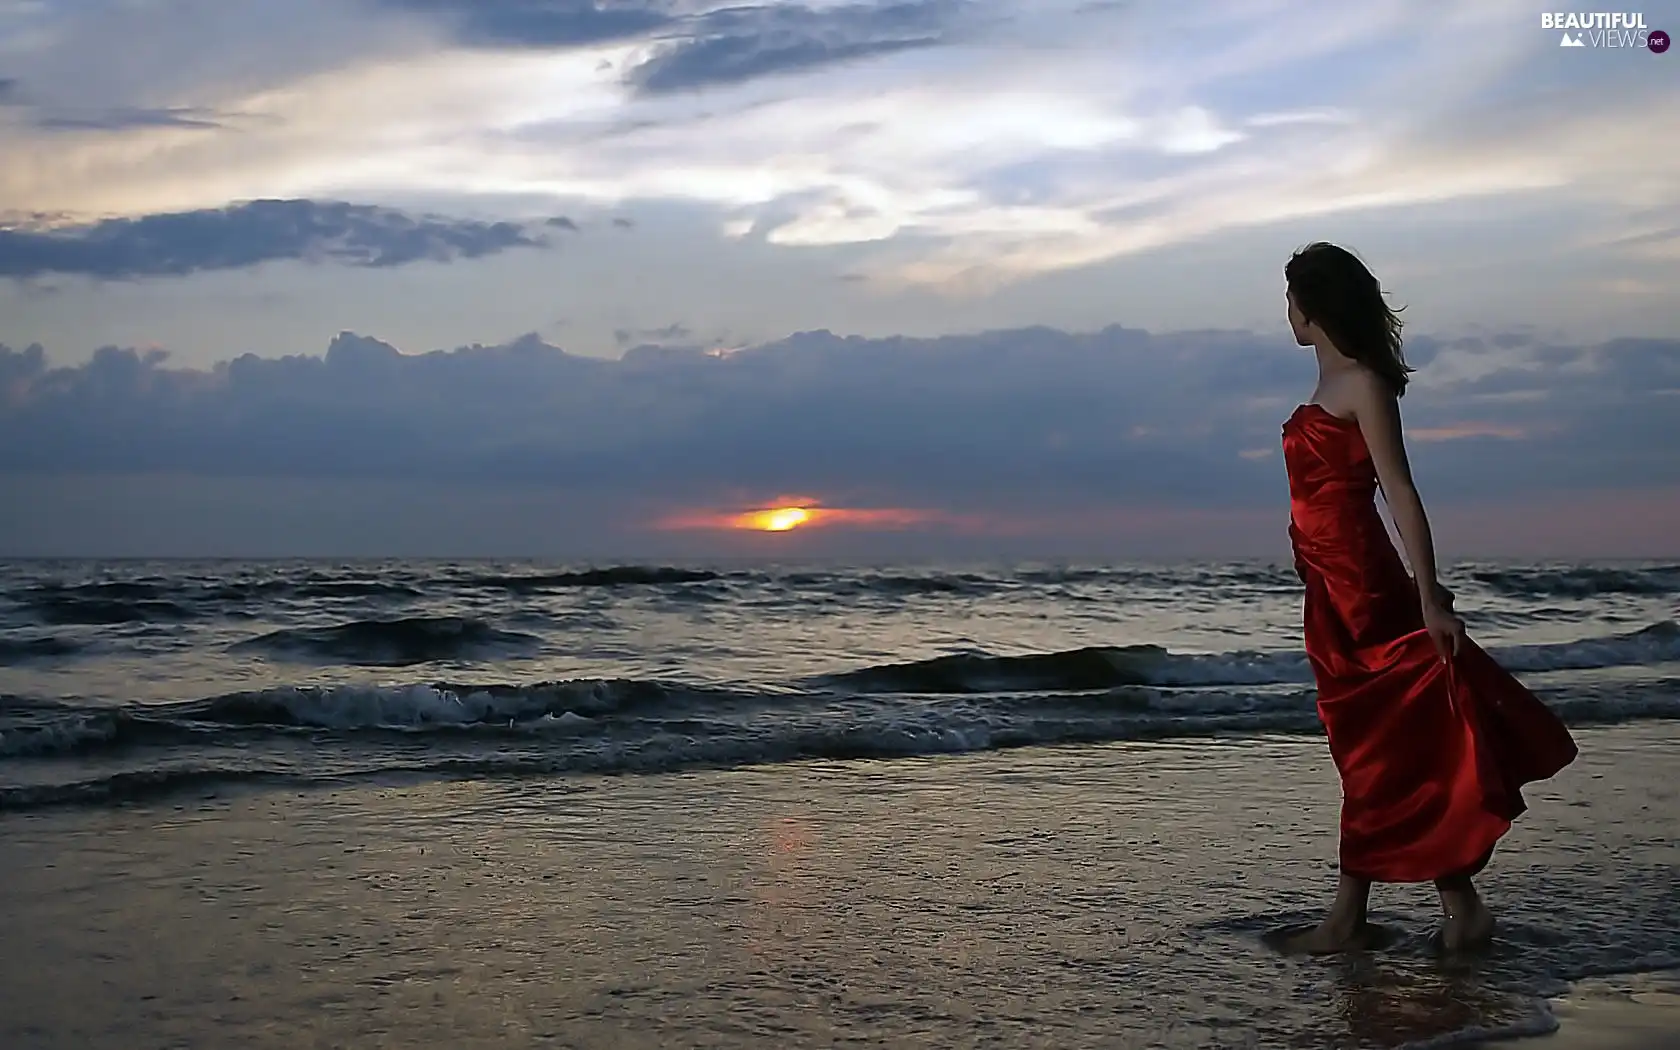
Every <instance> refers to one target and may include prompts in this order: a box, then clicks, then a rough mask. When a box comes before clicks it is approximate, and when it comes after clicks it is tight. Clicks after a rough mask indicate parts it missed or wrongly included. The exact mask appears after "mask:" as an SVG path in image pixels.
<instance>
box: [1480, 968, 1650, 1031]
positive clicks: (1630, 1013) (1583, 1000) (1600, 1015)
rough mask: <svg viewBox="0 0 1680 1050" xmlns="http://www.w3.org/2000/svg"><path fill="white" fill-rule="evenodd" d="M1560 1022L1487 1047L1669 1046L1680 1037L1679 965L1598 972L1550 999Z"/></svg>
mask: <svg viewBox="0 0 1680 1050" xmlns="http://www.w3.org/2000/svg"><path fill="white" fill-rule="evenodd" d="M1546 1005H1547V1009H1548V1010H1549V1011H1550V1013H1551V1015H1552V1017H1553V1018H1554V1019H1555V1020H1556V1023H1557V1027H1556V1028H1555V1029H1554V1030H1553V1031H1551V1032H1549V1033H1546V1034H1544V1035H1539V1034H1537V1035H1533V1036H1521V1037H1516V1038H1500V1039H1493V1040H1488V1041H1485V1042H1479V1043H1477V1044H1476V1045H1477V1046H1479V1047H1481V1048H1482V1050H1669V1048H1672V1047H1674V1046H1675V1045H1676V1044H1677V1043H1680V969H1669V970H1655V971H1647V972H1644V973H1635V974H1620V975H1617V976H1614V977H1593V978H1587V979H1585V980H1581V981H1577V982H1575V983H1574V984H1573V985H1571V986H1570V989H1569V991H1568V992H1566V993H1564V994H1563V995H1560V996H1557V997H1554V998H1552V999H1549V1000H1547V1004H1546Z"/></svg>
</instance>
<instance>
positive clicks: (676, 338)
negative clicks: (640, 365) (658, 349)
mask: <svg viewBox="0 0 1680 1050" xmlns="http://www.w3.org/2000/svg"><path fill="white" fill-rule="evenodd" d="M693 338H694V332H693V331H691V330H690V329H689V328H688V326H687V325H683V324H668V325H666V326H665V327H663V328H619V329H615V330H614V331H613V341H614V342H616V343H617V344H618V345H619V348H620V349H622V348H624V347H627V346H630V345H632V344H635V343H644V344H654V345H663V344H667V343H672V342H684V341H688V340H692V339H693Z"/></svg>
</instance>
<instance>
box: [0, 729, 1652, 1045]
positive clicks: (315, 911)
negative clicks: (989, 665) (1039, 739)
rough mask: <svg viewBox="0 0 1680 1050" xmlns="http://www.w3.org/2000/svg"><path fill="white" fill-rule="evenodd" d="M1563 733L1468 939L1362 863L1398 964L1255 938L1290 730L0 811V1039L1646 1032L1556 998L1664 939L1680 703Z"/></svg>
mask: <svg viewBox="0 0 1680 1050" xmlns="http://www.w3.org/2000/svg"><path fill="white" fill-rule="evenodd" d="M1578 737H1579V740H1580V742H1581V748H1582V754H1581V758H1580V759H1579V760H1578V761H1577V763H1576V764H1575V765H1573V766H1571V767H1570V768H1569V769H1568V770H1566V771H1565V772H1564V773H1563V774H1562V775H1560V776H1559V777H1557V778H1555V779H1554V780H1553V781H1551V782H1548V783H1545V784H1540V785H1536V786H1534V787H1533V788H1531V789H1530V790H1529V792H1528V797H1529V801H1530V804H1531V806H1532V810H1531V812H1530V813H1528V814H1527V815H1525V816H1524V817H1523V818H1522V819H1521V820H1520V821H1519V823H1518V825H1517V827H1516V828H1515V829H1514V830H1513V832H1512V833H1511V835H1510V836H1509V837H1508V838H1507V840H1506V842H1505V844H1504V845H1503V846H1502V848H1501V850H1500V852H1499V854H1498V855H1497V856H1496V858H1495V861H1494V863H1493V865H1492V868H1491V870H1490V871H1489V873H1488V875H1487V877H1486V879H1485V882H1484V891H1485V893H1486V894H1487V896H1488V899H1489V901H1490V903H1491V904H1492V905H1493V906H1494V907H1495V908H1496V909H1498V911H1499V914H1500V917H1501V921H1502V931H1501V936H1500V941H1499V944H1498V946H1497V947H1496V948H1495V950H1494V951H1493V952H1492V953H1491V954H1490V955H1489V956H1488V957H1486V958H1481V959H1469V960H1443V959H1440V958H1438V957H1437V956H1436V954H1435V953H1434V952H1433V950H1432V949H1431V947H1430V945H1429V941H1428V938H1429V935H1430V933H1431V932H1432V930H1433V927H1434V923H1435V914H1434V909H1435V903H1434V901H1433V900H1432V894H1431V893H1430V892H1429V891H1428V889H1427V888H1426V887H1388V888H1382V889H1380V890H1379V893H1378V896H1377V898H1376V901H1375V907H1376V914H1375V919H1376V921H1378V922H1381V923H1383V924H1385V925H1390V926H1392V927H1393V928H1394V929H1395V930H1396V931H1397V933H1398V934H1399V939H1398V941H1397V943H1396V944H1394V945H1393V946H1392V947H1390V948H1388V949H1386V950H1385V951H1382V952H1378V953H1373V954H1370V955H1364V956H1357V957H1347V958H1336V959H1301V958H1285V957H1280V956H1278V955H1276V954H1273V953H1272V952H1270V951H1269V950H1267V949H1266V948H1264V947H1263V946H1262V944H1261V942H1260V938H1261V936H1262V934H1264V933H1265V932H1266V931H1268V930H1271V929H1275V928H1277V927H1279V926H1283V925H1288V924H1291V923H1296V922H1306V921H1310V920H1311V918H1312V917H1313V915H1314V914H1315V911H1316V908H1317V907H1318V906H1320V905H1321V904H1323V903H1324V901H1325V899H1326V895H1327V894H1328V892H1329V891H1330V889H1331V884H1332V882H1333V879H1334V874H1335V873H1334V868H1333V861H1334V842H1335V839H1334V822H1335V813H1336V804H1337V786H1336V781H1335V775H1334V770H1333V768H1332V767H1331V765H1330V762H1329V759H1328V756H1327V755H1326V754H1325V752H1324V748H1323V743H1322V741H1320V740H1316V739H1312V738H1310V737H1293V736H1284V737H1275V736H1262V737H1257V738H1249V739H1237V738H1223V739H1222V738H1213V739H1200V740H1193V741H1160V742H1146V741H1133V742H1119V743H1111V744H1101V745H1094V746H1070V747H1053V748H1038V747H1032V748H1022V749H1014V750H1004V751H990V752H983V753H977V754H959V755H944V756H935V757H926V758H908V759H901V760H896V761H879V760H844V761H808V762H796V763H786V764H781V765H778V766H774V767H762V766H761V767H745V768H737V769H724V770H717V769H711V770H694V771H683V772H673V773H666V774H658V775H644V776H635V777H625V776H594V777H573V778H566V779H538V778H498V779H462V780H438V779H435V778H426V779H413V780H411V781H409V782H406V783H404V782H396V781H390V782H382V783H359V784H350V785H347V786H344V787H340V788H331V787H315V788H311V789H308V790H295V789H286V788H281V789H269V790H265V789H261V788H253V787H250V786H236V787H232V788H228V787H209V788H204V789H200V790H197V791H189V792H187V793H176V794H173V795H171V796H167V797H158V798H153V799H150V800H147V801H144V802H139V803H131V804H127V805H122V806H114V807H82V806H69V807H50V808H44V809H38V810H32V811H25V812H14V813H8V814H0V870H4V871H5V872H6V873H7V877H6V879H5V880H4V881H3V882H0V911H3V914H4V915H6V916H7V931H6V938H5V942H6V947H5V951H4V953H3V955H0V997H3V998H0V1045H4V1046H6V1047H8V1048H14V1050H68V1048H71V1047H76V1048H83V1050H103V1048H113V1050H115V1048H122V1050H140V1048H149V1047H160V1048H161V1047H218V1046H230V1047H231V1046H248V1047H258V1048H266V1047H274V1048H280V1047H286V1048H296V1047H329V1046H331V1047H337V1046H345V1047H393V1048H394V1047H438V1048H445V1047H447V1048H452V1050H475V1048H480V1047H486V1048H487V1047H509V1046H552V1047H580V1048H582V1047H589V1048H595V1047H603V1048H607V1047H626V1048H628V1047H665V1046H682V1047H765V1048H769V1047H793V1046H798V1047H830V1046H836V1047H837V1046H885V1047H901V1048H911V1047H987V1046H997V1047H1046V1048H1049V1047H1082V1046H1119V1047H1133V1046H1136V1047H1170V1048H1177V1047H1185V1048H1188V1047H1216V1048H1226V1047H1229V1048H1237V1047H1280V1048H1281V1047H1290V1048H1302V1050H1306V1048H1331V1047H1338V1048H1345V1047H1361V1048H1363V1047H1400V1046H1408V1045H1430V1041H1431V1040H1437V1039H1449V1040H1452V1041H1463V1040H1466V1039H1469V1038H1471V1037H1473V1036H1475V1035H1477V1034H1478V1033H1480V1034H1481V1035H1484V1036H1487V1037H1494V1036H1499V1035H1505V1036H1512V1035H1519V1034H1528V1035H1537V1036H1538V1035H1543V1033H1546V1032H1548V1031H1550V1030H1552V1029H1553V1028H1557V1033H1556V1034H1555V1035H1551V1036H1544V1037H1543V1038H1540V1039H1539V1040H1537V1041H1534V1042H1532V1043H1529V1045H1532V1046H1535V1047H1537V1048H1540V1047H1552V1048H1554V1050H1563V1048H1565V1047H1568V1048H1574V1047H1588V1046H1592V1047H1609V1046H1624V1045H1626V1046H1638V1047H1641V1048H1644V1047H1651V1048H1655V1047H1657V1046H1660V1045H1664V1044H1663V1043H1662V1042H1661V1041H1656V1040H1657V1037H1656V1036H1655V1035H1648V1036H1647V1037H1642V1038H1643V1039H1644V1041H1643V1042H1640V1041H1638V1040H1636V1041H1634V1042H1631V1043H1628V1042H1624V1043H1612V1042H1603V1041H1599V1042H1593V1041H1591V1037H1593V1035H1594V1033H1595V1031H1596V1032H1598V1033H1599V1034H1600V1035H1602V1034H1603V1033H1604V1032H1608V1031H1610V1029H1611V1028H1612V1027H1613V1023H1614V1021H1615V1018H1614V1017H1613V1016H1611V1014H1612V1011H1609V1010H1606V1009H1595V1008H1592V1007H1591V1006H1589V1005H1580V1006H1575V1007H1570V1006H1562V1007H1559V1008H1558V1009H1557V1013H1558V1017H1557V1018H1554V1016H1553V1013H1552V1011H1551V1010H1548V1009H1547V1008H1546V1007H1545V1006H1544V1005H1543V1002H1542V997H1543V996H1545V995H1554V996H1556V995H1564V994H1565V993H1567V992H1568V991H1569V989H1568V987H1567V986H1565V985H1563V984H1561V983H1560V982H1559V980H1558V978H1557V976H1556V975H1560V974H1561V975H1564V976H1565V977H1569V976H1574V977H1585V976H1587V975H1589V974H1591V973H1593V972H1594V971H1595V970H1596V971H1602V972H1617V971H1631V970H1650V969H1653V968H1657V967H1661V966H1665V965H1666V966H1673V965H1676V964H1680V908H1677V907H1676V903H1677V898H1676V892H1677V891H1676V881H1675V878H1674V876H1675V873H1676V870H1677V866H1680V845H1677V842H1680V805H1676V801H1677V798H1676V796H1677V794H1680V791H1677V787H1676V784H1675V781H1674V780H1673V777H1672V755H1673V751H1674V748H1675V747H1676V745H1680V726H1677V725H1676V724H1675V723H1673V722H1654V723H1653V722H1644V723H1636V724H1631V725H1621V726H1610V727H1602V728H1586V729H1582V730H1579V731H1578ZM1580 987H1581V988H1583V989H1588V988H1590V987H1591V985H1590V982H1589V983H1588V984H1583V985H1581V986H1580ZM1646 997H1647V999H1649V1000H1650V1001H1649V1002H1647V1003H1646V1004H1645V1006H1644V1008H1645V1010H1646V1013H1647V1014H1648V1015H1649V1016H1651V1017H1666V1018H1668V1019H1669V1020H1670V1021H1672V1020H1673V1019H1675V1018H1676V1017H1677V1016H1680V1015H1676V1014H1675V1012H1674V1008H1673V1002H1674V1000H1673V999H1672V997H1670V998H1668V999H1661V997H1660V996H1658V995H1656V994H1655V993H1648V994H1647V996H1646ZM1637 1005H1638V1004H1627V1009H1624V1010H1623V1011H1622V1014H1623V1015H1626V1014H1627V1010H1629V1009H1633V1008H1634V1007H1635V1006H1637ZM1560 1021H1561V1025H1560V1023H1559V1022H1560ZM1525 1042H1527V1041H1526V1040H1525Z"/></svg>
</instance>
